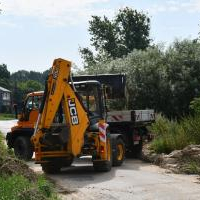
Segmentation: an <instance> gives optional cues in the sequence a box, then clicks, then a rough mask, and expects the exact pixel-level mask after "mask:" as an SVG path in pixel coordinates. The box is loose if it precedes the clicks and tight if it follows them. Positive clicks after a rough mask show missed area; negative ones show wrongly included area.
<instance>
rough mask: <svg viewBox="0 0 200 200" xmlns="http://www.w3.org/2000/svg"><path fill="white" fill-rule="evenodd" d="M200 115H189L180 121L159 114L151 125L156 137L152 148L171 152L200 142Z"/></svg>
mask: <svg viewBox="0 0 200 200" xmlns="http://www.w3.org/2000/svg"><path fill="white" fill-rule="evenodd" d="M199 122H200V116H194V117H192V116H189V117H187V118H184V119H182V120H181V121H180V122H177V121H172V120H171V121H170V120H168V119H166V118H165V117H163V116H161V115H159V116H158V117H157V120H156V122H155V123H154V124H153V125H152V126H151V131H152V132H153V133H154V134H155V139H154V141H153V142H152V144H151V148H152V149H153V150H154V151H155V152H157V153H170V152H172V151H173V150H179V149H183V148H184V147H186V146H187V145H189V144H200V123H199Z"/></svg>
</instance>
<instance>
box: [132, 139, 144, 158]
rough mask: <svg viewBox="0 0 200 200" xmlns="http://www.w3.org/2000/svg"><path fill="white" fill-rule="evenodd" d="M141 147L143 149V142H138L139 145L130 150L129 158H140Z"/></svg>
mask: <svg viewBox="0 0 200 200" xmlns="http://www.w3.org/2000/svg"><path fill="white" fill-rule="evenodd" d="M142 147H143V142H142V140H140V142H139V144H137V145H134V146H133V147H132V149H131V157H132V158H141V155H142Z"/></svg>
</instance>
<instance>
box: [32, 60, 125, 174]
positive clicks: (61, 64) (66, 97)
mask: <svg viewBox="0 0 200 200" xmlns="http://www.w3.org/2000/svg"><path fill="white" fill-rule="evenodd" d="M75 85H76V87H75ZM76 88H79V89H78V92H77V91H76ZM104 107H105V104H104V95H103V92H102V88H101V84H100V83H99V82H98V81H82V82H78V83H73V80H72V78H71V62H69V61H67V60H63V59H60V58H59V59H56V60H54V62H53V66H52V68H51V72H50V74H49V76H48V78H47V81H46V85H45V91H44V94H43V98H42V102H41V105H40V109H39V115H38V118H37V122H36V124H35V130H34V133H33V135H32V137H31V143H32V146H33V148H34V152H35V162H36V163H38V164H41V166H42V169H43V171H44V172H46V173H55V172H58V171H59V170H60V169H61V168H62V167H66V166H70V165H71V163H72V162H73V159H74V158H75V157H80V156H82V155H91V156H92V162H93V166H94V169H95V170H96V171H109V170H110V169H111V167H112V166H113V165H115V166H119V165H121V164H122V163H123V160H124V154H125V145H124V142H123V140H122V137H121V135H120V134H112V135H110V133H109V125H108V124H107V123H106V121H105V114H104V111H105V108H104Z"/></svg>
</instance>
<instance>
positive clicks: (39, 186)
mask: <svg viewBox="0 0 200 200" xmlns="http://www.w3.org/2000/svg"><path fill="white" fill-rule="evenodd" d="M3 140H4V138H3V136H2V134H1V132H0V170H1V169H3V168H1V167H2V166H3V165H4V167H5V164H6V162H7V160H8V159H12V158H13V159H16V158H14V157H13V155H11V154H10V153H9V151H8V150H7V148H6V147H5V144H4V141H3ZM13 163H14V164H15V166H14V167H15V168H16V169H17V170H16V172H14V173H9V174H7V173H0V200H11V199H12V200H58V196H57V194H56V193H55V192H54V186H53V184H52V183H50V182H49V181H48V180H46V179H45V177H44V176H41V175H40V176H39V175H36V174H33V177H35V178H34V179H31V180H30V179H28V178H26V177H27V174H29V173H30V172H29V171H27V169H26V168H25V169H24V165H25V164H23V163H22V162H12V164H13ZM16 165H18V166H16ZM9 167H10V166H9ZM20 168H23V169H22V171H23V170H25V171H24V172H25V173H26V176H25V174H24V173H23V174H20V173H21V172H20V171H19V169H20ZM30 177H31V176H30Z"/></svg>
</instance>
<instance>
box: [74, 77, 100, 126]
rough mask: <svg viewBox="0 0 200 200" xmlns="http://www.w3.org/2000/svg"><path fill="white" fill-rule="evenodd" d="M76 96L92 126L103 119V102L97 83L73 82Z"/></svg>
mask: <svg viewBox="0 0 200 200" xmlns="http://www.w3.org/2000/svg"><path fill="white" fill-rule="evenodd" d="M74 86H75V88H76V90H77V96H78V97H79V100H80V102H81V103H82V104H83V106H84V108H85V110H86V112H87V113H88V114H89V118H90V123H91V124H94V123H96V122H97V121H98V120H99V119H102V118H103V117H104V106H103V105H104V104H103V102H104V100H103V95H102V90H101V84H100V83H99V82H98V81H95V80H94V81H81V82H74Z"/></svg>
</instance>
